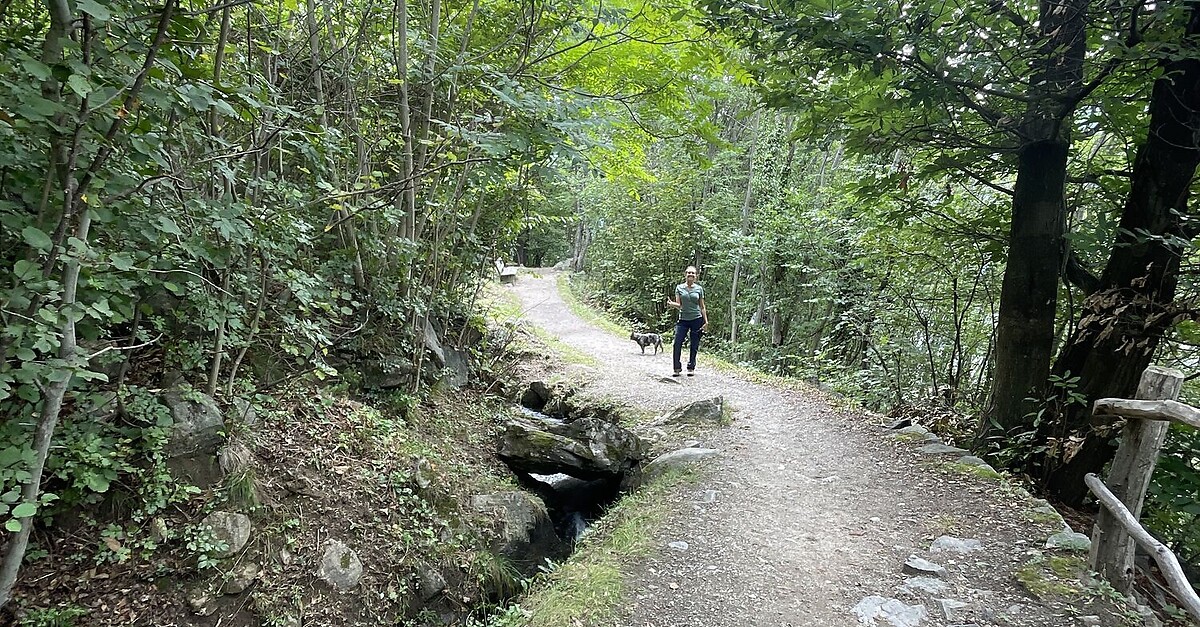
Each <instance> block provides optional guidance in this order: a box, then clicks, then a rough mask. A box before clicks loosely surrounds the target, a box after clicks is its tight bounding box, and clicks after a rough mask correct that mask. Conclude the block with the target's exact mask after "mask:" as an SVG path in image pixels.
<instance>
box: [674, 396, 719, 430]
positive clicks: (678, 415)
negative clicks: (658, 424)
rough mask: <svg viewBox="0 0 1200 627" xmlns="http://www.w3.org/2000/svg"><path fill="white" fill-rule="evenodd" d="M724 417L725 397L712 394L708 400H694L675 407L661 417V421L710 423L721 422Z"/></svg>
mask: <svg viewBox="0 0 1200 627" xmlns="http://www.w3.org/2000/svg"><path fill="white" fill-rule="evenodd" d="M724 417H725V399H724V398H723V397H720V396H714V397H713V398H710V399H708V400H704V401H696V402H694V403H689V404H687V405H684V406H682V407H677V408H675V409H674V410H673V411H672V412H671V413H670V414H667V415H666V416H665V417H664V418H663V419H662V422H663V423H680V422H684V423H693V424H694V423H712V424H716V423H719V422H721V420H722V419H724Z"/></svg>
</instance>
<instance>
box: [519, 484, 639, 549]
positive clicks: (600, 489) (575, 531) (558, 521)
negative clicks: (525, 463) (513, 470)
mask: <svg viewBox="0 0 1200 627" xmlns="http://www.w3.org/2000/svg"><path fill="white" fill-rule="evenodd" d="M522 483H524V484H525V485H526V486H527V487H528V488H530V489H532V490H533V491H534V492H535V493H537V494H538V495H539V496H540V497H542V501H543V502H545V503H546V509H547V510H549V512H550V519H551V520H552V521H554V530H555V531H556V532H558V537H559V538H562V540H563V541H564V542H567V543H569V544H571V545H572V547H573V546H574V544H575V543H576V542H578V541H579V539H580V538H581V537H583V534H584V532H585V531H587V529H588V527H590V526H591V525H592V523H594V522H596V520H598V519H599V518H600V517H601V516H603V515H604V512H605V511H606V510H607V509H608V507H609V506H610V505H612V504H613V503H615V502H616V501H617V499H618V498H619V497H620V491H621V477H619V476H617V477H603V478H599V479H580V478H578V477H573V476H571V475H568V474H565V473H557V474H552V475H539V474H525V475H524V476H523V477H522Z"/></svg>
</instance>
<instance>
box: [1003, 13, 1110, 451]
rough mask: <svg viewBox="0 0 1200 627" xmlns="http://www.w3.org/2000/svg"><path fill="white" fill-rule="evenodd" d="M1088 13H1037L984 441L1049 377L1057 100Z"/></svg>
mask: <svg viewBox="0 0 1200 627" xmlns="http://www.w3.org/2000/svg"><path fill="white" fill-rule="evenodd" d="M1087 5H1088V2H1087V0H1062V1H1060V2H1049V1H1047V0H1042V2H1040V6H1039V9H1040V10H1039V13H1040V15H1039V24H1040V32H1041V38H1040V42H1039V43H1040V47H1039V49H1038V50H1036V51H1035V54H1036V55H1037V58H1036V60H1035V63H1034V73H1033V77H1032V79H1031V81H1030V84H1031V85H1032V86H1033V87H1031V90H1030V91H1031V93H1030V102H1029V105H1028V108H1027V110H1026V113H1025V119H1024V120H1023V121H1022V126H1021V141H1022V145H1021V147H1020V149H1019V150H1018V152H1017V180H1016V185H1015V186H1014V188H1013V205H1012V207H1013V208H1012V225H1011V227H1010V230H1009V238H1008V264H1007V266H1006V267H1005V269H1004V280H1003V283H1002V285H1001V288H1000V313H999V321H998V324H997V329H996V371H995V378H994V379H993V380H992V395H991V396H992V398H991V404H990V406H989V407H988V410H987V411H986V412H985V413H984V414H983V416H982V419H981V424H980V435H981V436H982V437H987V436H994V435H995V434H996V432H997V431H1001V432H1003V431H1008V430H1009V429H1012V428H1014V427H1017V426H1019V425H1022V424H1024V423H1025V422H1026V421H1027V420H1028V416H1029V415H1030V414H1031V413H1033V412H1034V407H1035V402H1033V401H1031V400H1027V399H1030V398H1038V397H1040V396H1041V395H1042V388H1043V386H1044V385H1045V384H1046V377H1047V375H1048V374H1049V373H1050V362H1051V357H1052V355H1053V354H1054V318H1055V313H1056V311H1057V306H1058V276H1059V268H1060V267H1061V266H1062V255H1063V234H1064V226H1065V215H1064V214H1065V203H1064V199H1063V194H1064V185H1065V183H1066V174H1067V155H1068V153H1069V151H1070V146H1071V138H1070V120H1071V114H1072V110H1073V108H1074V105H1073V104H1071V103H1072V102H1073V101H1072V100H1071V99H1070V98H1065V99H1064V97H1063V95H1064V94H1070V93H1072V92H1075V91H1076V90H1078V89H1079V88H1080V82H1081V80H1082V78H1081V77H1082V68H1083V56H1084V50H1085V43H1086V35H1087V33H1086V31H1085V27H1086V24H1087V22H1086V20H1087V13H1086V10H1087ZM1064 102H1065V103H1066V104H1064Z"/></svg>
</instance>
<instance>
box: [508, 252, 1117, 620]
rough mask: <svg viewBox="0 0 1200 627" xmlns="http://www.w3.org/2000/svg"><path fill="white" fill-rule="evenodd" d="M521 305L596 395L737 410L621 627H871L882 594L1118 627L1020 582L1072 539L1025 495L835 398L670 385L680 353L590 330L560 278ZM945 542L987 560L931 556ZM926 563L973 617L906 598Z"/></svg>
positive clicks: (753, 386)
mask: <svg viewBox="0 0 1200 627" xmlns="http://www.w3.org/2000/svg"><path fill="white" fill-rule="evenodd" d="M515 291H516V294H517V295H518V296H519V298H520V300H521V302H522V306H523V308H524V313H523V316H524V318H525V319H526V320H528V321H529V322H531V323H533V324H535V325H537V326H539V327H541V328H542V329H544V330H545V331H547V332H548V333H549V334H551V335H553V336H555V337H556V338H558V339H559V340H560V341H562V342H563V343H565V344H567V345H569V346H570V347H572V348H573V349H576V350H578V351H580V352H582V353H585V354H587V355H590V356H592V357H594V358H595V359H596V365H594V366H587V367H576V368H577V373H576V374H577V375H578V376H579V377H582V378H583V379H585V380H586V381H588V384H587V389H588V390H589V391H590V392H592V393H595V394H598V395H602V396H607V397H610V398H613V399H616V400H620V401H623V402H625V403H628V404H630V405H633V406H637V407H643V408H646V409H649V410H652V411H654V412H661V411H666V410H669V409H671V408H674V407H677V406H679V405H682V404H685V403H687V402H690V401H694V400H701V399H707V398H711V397H713V396H717V395H721V396H723V397H724V398H725V399H726V401H727V402H728V403H729V404H730V405H731V406H732V408H733V410H734V413H733V417H734V421H733V424H732V426H730V427H728V428H722V429H718V430H716V431H715V432H712V433H709V434H706V435H705V436H703V441H702V446H709V447H713V448H718V449H720V450H721V451H722V453H721V455H720V456H718V457H717V458H715V460H713V461H711V462H709V463H708V465H707V466H706V468H705V469H704V471H703V472H702V473H701V479H700V480H699V481H697V482H695V483H694V484H691V485H685V486H681V487H680V488H679V490H678V493H677V494H676V495H674V496H675V499H674V502H673V515H672V516H670V517H669V520H668V521H667V523H666V524H665V525H664V527H663V528H662V529H661V530H659V532H658V535H657V537H656V546H657V547H659V548H658V550H657V551H656V552H655V553H654V554H652V555H651V556H649V557H648V558H647V559H646V560H645V561H644V562H643V563H640V564H637V565H634V566H633V567H632V571H633V572H630V573H627V577H626V596H627V598H626V607H625V608H624V616H623V618H622V621H621V622H619V623H617V624H619V625H624V626H627V627H668V626H671V627H677V626H679V627H682V626H688V627H725V626H729V627H734V626H737V627H743V626H744V627H750V626H779V627H782V626H801V625H805V626H807V625H823V626H837V625H847V626H851V625H859V624H860V623H859V620H858V618H857V617H856V616H855V614H854V613H852V612H851V608H853V607H854V606H855V605H856V604H857V603H859V601H860V600H862V599H863V598H864V597H866V596H869V595H880V596H883V597H897V598H899V599H901V600H904V601H905V602H906V603H909V604H922V605H924V606H925V607H926V609H927V611H928V614H929V616H928V618H927V619H926V621H925V622H923V623H922V624H923V625H960V624H961V625H966V624H979V625H992V624H1000V625H1055V626H1061V625H1073V624H1075V625H1078V624H1084V623H1081V622H1078V621H1077V619H1076V618H1075V616H1078V615H1079V614H1084V613H1099V614H1102V615H1104V616H1102V622H1098V623H1094V624H1104V625H1109V624H1112V625H1116V624H1119V623H1118V622H1116V621H1115V618H1111V617H1110V616H1108V615H1107V614H1110V612H1107V611H1104V610H1103V608H1095V607H1092V608H1080V607H1072V606H1071V604H1070V603H1069V602H1056V601H1053V600H1039V599H1036V598H1034V597H1033V596H1032V595H1030V594H1028V593H1027V592H1026V591H1025V590H1024V589H1023V588H1022V587H1021V586H1020V585H1019V584H1017V582H1016V580H1015V579H1014V577H1013V572H1014V571H1015V570H1016V569H1017V568H1018V567H1019V566H1021V564H1023V563H1024V562H1026V561H1027V560H1029V559H1030V556H1031V555H1036V554H1037V553H1038V550H1039V549H1041V548H1042V546H1043V543H1044V541H1045V538H1046V537H1047V535H1048V534H1050V533H1053V532H1055V531H1058V530H1059V529H1058V528H1056V525H1055V524H1054V523H1040V524H1039V523H1035V522H1033V521H1032V520H1031V519H1030V516H1029V515H1028V512H1029V511H1030V509H1031V508H1032V507H1034V506H1035V504H1034V503H1032V502H1031V500H1030V499H1029V497H1028V495H1027V494H1025V493H1024V492H1023V491H1020V490H1012V489H1010V488H1005V487H1003V485H1002V484H1000V483H998V482H996V481H995V480H989V479H984V478H980V477H976V476H974V475H970V474H962V473H958V472H952V471H950V470H947V469H946V468H945V467H944V466H942V465H941V464H938V463H933V462H931V461H930V458H928V457H922V456H921V455H920V454H918V453H917V452H916V447H917V445H914V444H912V443H911V442H902V441H898V440H896V439H895V438H890V437H885V434H884V430H883V428H882V427H881V426H880V422H882V420H883V419H882V418H881V417H879V416H877V415H870V414H864V413H862V412H849V411H844V410H839V409H836V408H834V407H831V406H830V404H829V403H828V402H827V401H826V400H822V399H821V398H820V396H821V395H820V394H815V393H814V394H806V393H802V392H796V391H788V390H782V389H778V388H775V387H772V386H769V385H763V384H758V383H753V382H750V381H747V380H744V379H743V378H740V377H738V376H734V375H730V374H726V373H721V372H715V371H712V370H709V369H707V368H705V364H704V363H703V361H702V362H701V365H700V368H699V370H698V375H697V376H696V377H694V378H686V377H685V378H682V379H681V380H680V383H674V382H664V381H662V378H663V377H664V376H665V375H668V374H670V369H671V363H670V362H671V359H670V355H669V353H668V354H666V355H663V354H660V355H657V356H651V355H650V354H646V355H642V354H641V352H640V351H639V349H638V347H637V345H636V344H635V343H634V342H632V341H630V340H628V339H627V338H618V337H614V336H613V335H612V334H609V333H607V332H605V331H602V330H600V329H598V328H596V327H593V326H592V325H589V324H587V323H586V322H584V321H582V320H581V319H580V318H578V317H577V316H575V315H574V314H572V313H571V312H570V310H569V309H568V308H567V307H566V305H565V304H564V303H563V302H562V300H561V298H560V296H559V294H558V291H557V287H556V283H555V274H554V273H553V272H550V271H545V270H542V271H527V272H526V273H524V274H522V275H521V276H520V279H519V281H518V282H517V284H516V286H515ZM667 350H668V351H669V350H670V348H669V346H668V347H667ZM714 491H715V493H714ZM714 496H715V498H714ZM944 534H949V535H953V536H957V537H960V538H975V539H979V540H980V541H981V542H982V543H983V547H984V548H983V550H980V551H976V552H973V553H970V554H968V555H951V556H947V555H946V554H933V555H931V554H930V552H929V550H930V543H931V542H932V540H933V539H934V538H936V537H938V536H941V535H944ZM680 541H682V542H686V543H687V548H686V549H683V548H682V546H683V545H681V544H679V542H680ZM671 543H674V546H675V547H676V548H672V547H671V546H669V545H670V544H671ZM911 555H918V556H921V557H925V558H928V559H932V560H934V561H937V562H938V563H940V564H941V565H943V566H945V567H946V568H947V569H948V571H949V573H948V575H947V576H946V578H945V582H946V583H947V584H949V588H948V589H947V591H946V592H944V593H941V594H938V595H936V597H937V598H939V599H940V598H953V599H956V600H961V601H963V602H964V603H967V604H968V605H967V606H966V607H964V608H961V609H959V610H957V615H956V616H953V617H952V618H953V619H952V620H951V619H949V618H947V617H946V616H945V614H944V611H943V610H942V609H941V605H940V603H939V602H938V601H936V600H935V599H934V595H926V596H921V595H919V594H908V595H907V596H906V593H904V592H898V591H897V586H899V585H901V584H903V583H904V582H905V580H906V579H907V578H908V577H909V575H905V574H903V573H902V571H901V569H902V566H903V564H904V562H905V560H906V559H907V558H908V557H909V556H911ZM1089 620H1090V619H1089ZM878 624H879V625H880V626H883V625H889V624H891V623H889V622H888V621H886V620H880V621H879V622H878Z"/></svg>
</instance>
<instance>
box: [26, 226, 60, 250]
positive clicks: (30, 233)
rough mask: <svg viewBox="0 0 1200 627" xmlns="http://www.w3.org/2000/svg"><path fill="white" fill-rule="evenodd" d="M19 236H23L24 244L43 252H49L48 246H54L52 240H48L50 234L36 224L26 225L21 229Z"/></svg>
mask: <svg viewBox="0 0 1200 627" xmlns="http://www.w3.org/2000/svg"><path fill="white" fill-rule="evenodd" d="M21 237H23V238H25V243H26V244H29V245H30V246H32V247H34V248H36V249H38V250H40V251H42V252H44V253H46V252H50V248H52V247H53V246H54V242H52V241H50V236H49V235H46V233H45V231H42V230H41V229H39V228H37V227H36V226H27V227H25V228H24V229H21Z"/></svg>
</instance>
